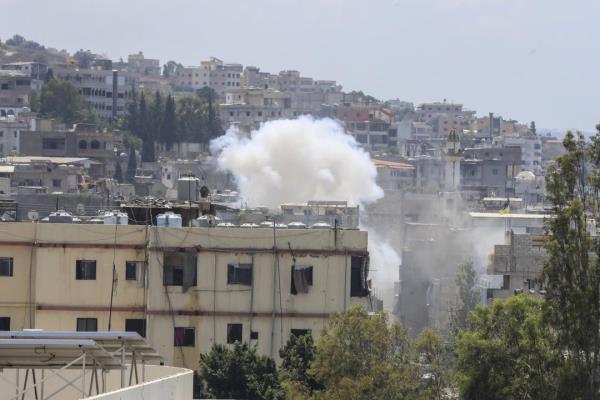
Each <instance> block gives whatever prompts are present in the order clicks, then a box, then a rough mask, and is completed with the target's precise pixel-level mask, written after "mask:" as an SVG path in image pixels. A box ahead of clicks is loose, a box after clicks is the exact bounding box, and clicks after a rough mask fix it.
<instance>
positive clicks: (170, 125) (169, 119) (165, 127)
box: [160, 95, 177, 151]
mask: <svg viewBox="0 0 600 400" xmlns="http://www.w3.org/2000/svg"><path fill="white" fill-rule="evenodd" d="M176 124H177V121H176V117H175V100H174V99H173V97H172V96H171V95H169V96H168V97H167V100H166V102H165V113H164V116H163V120H162V126H161V128H160V135H161V137H160V142H161V143H163V144H165V147H166V150H167V151H170V150H171V148H173V143H175V142H176V141H177V132H176Z"/></svg>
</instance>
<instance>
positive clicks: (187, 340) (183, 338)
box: [173, 327, 196, 347]
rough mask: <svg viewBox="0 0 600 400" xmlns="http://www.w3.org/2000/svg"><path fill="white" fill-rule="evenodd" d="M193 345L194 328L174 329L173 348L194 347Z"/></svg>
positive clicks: (194, 338) (194, 343) (194, 337)
mask: <svg viewBox="0 0 600 400" xmlns="http://www.w3.org/2000/svg"><path fill="white" fill-rule="evenodd" d="M195 345H196V330H195V329H194V328H181V327H176V328H175V332H174V342H173V346H178V347H194V346H195Z"/></svg>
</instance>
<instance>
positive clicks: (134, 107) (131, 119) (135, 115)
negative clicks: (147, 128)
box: [127, 87, 140, 137]
mask: <svg viewBox="0 0 600 400" xmlns="http://www.w3.org/2000/svg"><path fill="white" fill-rule="evenodd" d="M127 108H128V110H127V111H128V113H127V114H128V115H127V129H128V130H129V132H131V133H132V134H134V135H135V136H138V137H139V135H140V132H139V107H138V97H137V92H136V91H135V88H134V87H132V88H131V100H130V101H129V104H128V105H127Z"/></svg>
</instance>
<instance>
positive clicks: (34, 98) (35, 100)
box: [29, 90, 40, 112]
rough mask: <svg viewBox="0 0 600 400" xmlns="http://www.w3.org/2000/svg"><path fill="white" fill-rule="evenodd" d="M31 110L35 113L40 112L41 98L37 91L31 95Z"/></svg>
mask: <svg viewBox="0 0 600 400" xmlns="http://www.w3.org/2000/svg"><path fill="white" fill-rule="evenodd" d="M29 108H30V109H31V111H33V112H39V111H40V96H39V95H38V93H37V92H36V91H35V90H34V91H32V92H31V93H29Z"/></svg>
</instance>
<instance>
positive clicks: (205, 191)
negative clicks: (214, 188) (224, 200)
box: [200, 186, 210, 199]
mask: <svg viewBox="0 0 600 400" xmlns="http://www.w3.org/2000/svg"><path fill="white" fill-rule="evenodd" d="M209 193H210V191H209V190H208V188H207V187H206V186H202V187H201V188H200V197H202V198H203V199H205V198H207V197H208V194H209Z"/></svg>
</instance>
